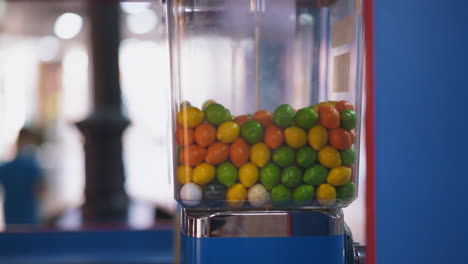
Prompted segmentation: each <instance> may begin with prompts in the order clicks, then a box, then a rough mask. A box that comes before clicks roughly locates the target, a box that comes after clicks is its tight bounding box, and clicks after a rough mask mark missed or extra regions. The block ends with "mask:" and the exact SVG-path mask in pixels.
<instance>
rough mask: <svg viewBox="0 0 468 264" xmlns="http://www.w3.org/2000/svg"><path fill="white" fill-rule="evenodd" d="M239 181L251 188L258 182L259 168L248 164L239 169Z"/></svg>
mask: <svg viewBox="0 0 468 264" xmlns="http://www.w3.org/2000/svg"><path fill="white" fill-rule="evenodd" d="M239 181H240V183H242V185H244V186H245V187H247V188H249V187H251V186H252V185H254V184H255V183H257V181H258V168H257V166H255V165H254V164H253V163H251V162H247V163H246V164H244V165H243V166H242V167H240V169H239Z"/></svg>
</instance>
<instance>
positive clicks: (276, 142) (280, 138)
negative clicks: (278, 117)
mask: <svg viewBox="0 0 468 264" xmlns="http://www.w3.org/2000/svg"><path fill="white" fill-rule="evenodd" d="M263 138H264V141H265V145H267V146H268V147H269V148H271V149H277V148H279V147H280V146H281V145H283V142H284V133H283V130H281V128H279V127H277V126H275V125H269V126H268V127H267V128H266V129H265V134H264V136H263Z"/></svg>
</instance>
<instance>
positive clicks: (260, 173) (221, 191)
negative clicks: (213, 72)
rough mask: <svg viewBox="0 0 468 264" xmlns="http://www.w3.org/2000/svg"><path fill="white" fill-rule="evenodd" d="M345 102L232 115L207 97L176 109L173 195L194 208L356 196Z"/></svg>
mask: <svg viewBox="0 0 468 264" xmlns="http://www.w3.org/2000/svg"><path fill="white" fill-rule="evenodd" d="M354 110H355V109H354V106H353V105H352V104H351V103H349V102H347V101H339V102H335V101H329V102H321V103H319V104H316V105H314V106H309V107H305V108H302V109H299V110H295V109H293V108H292V107H291V106H290V105H288V104H282V105H279V106H278V107H277V108H276V109H275V110H274V111H273V112H272V113H271V112H269V111H267V110H259V111H257V112H255V113H254V114H251V115H240V116H237V117H233V116H232V115H231V112H230V111H229V110H228V109H226V108H225V107H224V106H223V105H221V104H218V103H216V102H214V101H211V100H210V101H207V102H206V103H205V104H204V105H203V107H202V108H201V109H199V108H197V107H194V106H191V105H190V104H189V103H188V102H184V103H182V104H181V106H180V110H179V111H178V113H177V115H176V121H177V125H176V132H175V141H176V142H177V164H178V165H177V169H176V170H175V178H176V181H177V185H176V199H177V200H178V201H180V202H181V203H182V204H183V205H185V206H193V207H207V208H210V207H234V208H250V207H254V208H258V207H265V208H268V207H289V206H292V207H297V206H315V207H322V208H323V207H330V206H333V205H338V206H339V205H346V204H347V203H349V202H350V201H352V200H353V199H354V198H355V196H356V187H355V184H354V183H353V182H355V181H356V177H355V176H354V174H355V173H354V172H353V170H354V167H353V164H354V163H355V161H356V151H355V149H354V148H353V145H354V142H355V138H356V135H355V131H354V130H355V128H356V127H357V126H358V123H359V122H358V117H357V114H356V113H355V111H354Z"/></svg>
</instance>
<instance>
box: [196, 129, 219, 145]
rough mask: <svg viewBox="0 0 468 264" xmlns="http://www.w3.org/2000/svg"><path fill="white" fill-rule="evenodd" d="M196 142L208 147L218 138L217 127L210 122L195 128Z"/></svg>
mask: <svg viewBox="0 0 468 264" xmlns="http://www.w3.org/2000/svg"><path fill="white" fill-rule="evenodd" d="M194 139H195V142H197V144H198V145H199V146H201V147H208V146H209V145H211V144H213V142H215V140H216V128H215V127H214V126H213V125H212V124H209V123H205V124H201V125H199V126H197V127H196V128H195V134H194Z"/></svg>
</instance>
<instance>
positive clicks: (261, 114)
mask: <svg viewBox="0 0 468 264" xmlns="http://www.w3.org/2000/svg"><path fill="white" fill-rule="evenodd" d="M253 120H255V121H258V122H259V123H260V124H261V125H262V126H263V127H267V126H269V125H271V123H273V115H271V113H270V112H268V111H267V110H259V111H257V112H255V114H254V116H253Z"/></svg>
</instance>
